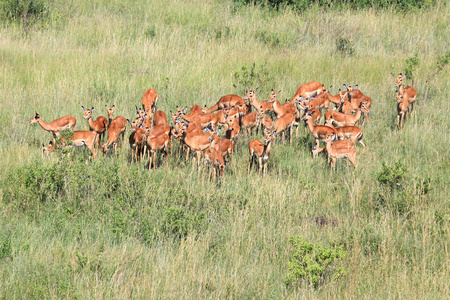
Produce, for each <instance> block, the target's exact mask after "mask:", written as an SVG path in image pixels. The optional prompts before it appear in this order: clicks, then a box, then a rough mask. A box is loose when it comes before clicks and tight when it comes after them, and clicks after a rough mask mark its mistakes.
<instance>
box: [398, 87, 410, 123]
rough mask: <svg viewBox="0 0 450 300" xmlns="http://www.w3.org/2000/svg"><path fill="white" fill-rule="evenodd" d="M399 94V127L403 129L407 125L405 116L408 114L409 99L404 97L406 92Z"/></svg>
mask: <svg viewBox="0 0 450 300" xmlns="http://www.w3.org/2000/svg"><path fill="white" fill-rule="evenodd" d="M395 95H397V114H398V115H397V128H398V129H402V128H403V127H404V126H405V118H406V115H407V114H408V99H407V98H406V97H404V94H403V95H401V94H398V93H395Z"/></svg>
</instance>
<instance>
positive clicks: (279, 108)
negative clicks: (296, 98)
mask: <svg viewBox="0 0 450 300" xmlns="http://www.w3.org/2000/svg"><path fill="white" fill-rule="evenodd" d="M294 103H295V102H294ZM294 103H291V102H289V101H288V102H286V103H284V104H283V105H281V104H280V102H279V101H278V100H275V102H274V103H273V110H274V112H275V114H276V115H277V118H280V117H281V116H282V115H284V114H288V113H291V114H295V111H296V109H295V105H294Z"/></svg>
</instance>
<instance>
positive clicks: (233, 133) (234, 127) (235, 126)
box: [225, 115, 241, 141]
mask: <svg viewBox="0 0 450 300" xmlns="http://www.w3.org/2000/svg"><path fill="white" fill-rule="evenodd" d="M239 118H240V117H239V115H235V116H234V117H228V116H227V117H226V119H227V124H226V126H225V128H226V132H225V137H226V138H227V139H230V140H232V141H236V139H237V137H238V135H239V133H240V132H241V126H240V125H239Z"/></svg>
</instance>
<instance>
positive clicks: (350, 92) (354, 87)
mask: <svg viewBox="0 0 450 300" xmlns="http://www.w3.org/2000/svg"><path fill="white" fill-rule="evenodd" d="M343 86H344V87H345V88H346V89H347V92H348V94H349V95H350V97H351V96H353V90H356V89H357V88H358V85H357V84H355V85H354V86H347V85H346V84H343Z"/></svg>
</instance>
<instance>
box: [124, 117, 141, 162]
mask: <svg viewBox="0 0 450 300" xmlns="http://www.w3.org/2000/svg"><path fill="white" fill-rule="evenodd" d="M127 122H128V123H129V124H130V125H131V134H130V137H129V139H128V141H129V143H130V148H131V162H133V160H135V161H136V162H137V161H138V153H140V154H141V155H140V156H141V160H142V153H143V152H142V150H143V149H142V148H143V147H142V146H143V144H144V138H143V136H142V135H143V134H144V133H145V129H144V127H143V126H142V125H140V126H138V127H134V128H133V122H131V121H130V120H127Z"/></svg>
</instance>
